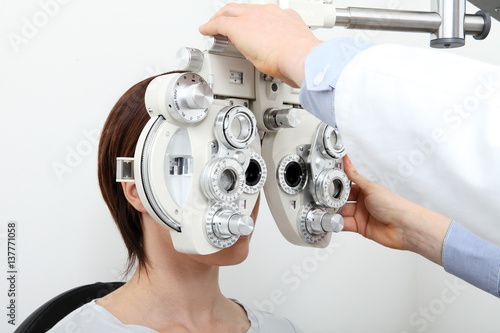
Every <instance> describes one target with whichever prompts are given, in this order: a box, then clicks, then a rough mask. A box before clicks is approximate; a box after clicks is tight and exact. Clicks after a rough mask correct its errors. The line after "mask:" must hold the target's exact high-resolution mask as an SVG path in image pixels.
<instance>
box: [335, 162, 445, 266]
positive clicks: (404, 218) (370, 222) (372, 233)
mask: <svg viewBox="0 0 500 333" xmlns="http://www.w3.org/2000/svg"><path fill="white" fill-rule="evenodd" d="M344 168H345V172H346V173H347V175H348V176H349V178H350V179H351V180H352V181H353V182H354V183H355V184H354V185H353V186H352V190H351V194H350V196H349V200H350V201H357V202H356V203H348V204H347V205H346V206H345V207H344V209H343V210H342V212H341V215H342V216H343V217H344V223H345V226H344V231H354V232H357V233H359V234H361V235H363V236H364V237H366V238H369V239H372V240H374V241H375V242H377V243H379V244H382V245H384V246H387V247H390V248H393V249H398V250H409V251H412V252H415V253H418V254H420V255H422V256H424V257H425V258H427V259H429V260H431V261H433V262H435V263H436V264H439V265H442V259H441V258H442V247H443V242H444V238H445V236H446V232H447V231H448V227H449V225H450V223H451V220H450V219H449V218H447V217H445V216H443V215H440V214H438V213H436V212H433V211H431V210H429V209H426V208H424V207H421V206H418V205H416V204H414V203H412V202H410V201H408V200H406V199H404V198H402V197H400V196H398V195H397V194H395V193H393V192H391V191H390V190H388V189H386V188H385V187H383V186H381V185H378V184H375V183H373V182H371V181H369V180H367V179H366V178H364V177H363V176H361V175H360V174H359V173H358V171H357V170H356V168H355V167H354V165H353V164H352V162H351V160H350V159H349V157H347V156H346V157H344Z"/></svg>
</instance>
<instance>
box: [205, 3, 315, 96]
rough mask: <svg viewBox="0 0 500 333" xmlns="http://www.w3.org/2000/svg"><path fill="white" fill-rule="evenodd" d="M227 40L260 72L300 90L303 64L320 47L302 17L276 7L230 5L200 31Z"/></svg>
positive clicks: (291, 11) (289, 10)
mask: <svg viewBox="0 0 500 333" xmlns="http://www.w3.org/2000/svg"><path fill="white" fill-rule="evenodd" d="M199 30H200V32H201V33H202V34H203V35H223V36H227V37H228V38H229V39H230V40H231V42H232V43H233V44H234V45H235V46H236V47H237V48H238V50H239V51H240V52H241V53H242V54H243V55H244V56H245V57H246V58H247V59H248V60H249V61H250V62H252V64H253V65H254V66H255V67H256V68H257V69H258V70H260V71H261V72H263V73H265V74H268V75H271V76H273V77H275V78H278V79H280V80H282V81H284V82H285V83H287V84H289V85H291V86H294V87H300V85H301V84H302V81H303V80H304V61H305V58H306V57H307V55H308V54H309V52H311V51H312V50H313V49H314V48H315V47H316V46H318V45H319V44H321V41H320V40H318V39H317V38H316V37H315V36H314V35H313V33H312V32H311V31H310V30H309V28H308V27H307V25H306V24H305V23H304V21H302V19H301V17H300V16H299V14H298V13H297V12H295V11H293V10H291V9H281V8H280V7H278V6H276V5H248V4H234V3H230V4H228V5H226V6H224V7H223V8H222V9H221V10H220V11H218V12H217V13H216V14H215V15H214V16H213V17H212V18H211V19H210V20H209V21H208V22H207V23H205V24H203V25H202V26H200V28H199Z"/></svg>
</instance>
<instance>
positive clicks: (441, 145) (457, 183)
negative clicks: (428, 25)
mask: <svg viewBox="0 0 500 333" xmlns="http://www.w3.org/2000/svg"><path fill="white" fill-rule="evenodd" d="M335 114H336V120H337V125H338V127H339V129H340V131H341V134H342V138H343V140H344V144H345V146H346V150H347V152H348V154H349V156H350V157H351V160H352V161H353V164H354V165H355V166H356V167H357V168H358V170H359V171H360V173H361V174H364V175H365V176H366V177H367V178H369V179H371V180H374V181H376V182H378V183H380V184H382V185H384V186H386V187H388V188H389V189H391V190H393V191H394V192H396V193H398V194H400V195H402V196H404V197H406V198H407V199H409V200H411V201H413V202H416V203H419V204H421V205H424V206H426V207H428V208H430V209H433V210H435V211H438V212H440V213H442V214H444V215H446V216H448V217H450V218H452V219H454V220H455V221H457V222H459V223H460V224H462V225H464V226H465V227H467V228H468V229H469V230H471V231H473V232H474V233H476V234H478V235H479V236H481V237H482V238H484V239H486V240H489V241H491V242H493V243H495V244H497V245H500V67H496V66H492V65H489V64H485V63H482V62H478V61H475V60H471V59H467V58H463V57H458V56H454V55H450V54H448V53H443V52H442V51H436V50H423V49H414V48H407V47H403V46H397V45H378V46H374V47H371V48H369V49H367V50H365V51H363V52H362V53H360V54H358V55H357V56H356V57H355V58H354V60H353V61H351V62H350V63H349V64H348V65H347V66H346V67H345V69H344V70H343V72H342V75H341V76H340V79H339V81H338V84H337V87H336V92H335Z"/></svg>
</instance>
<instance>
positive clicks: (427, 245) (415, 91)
mask: <svg viewBox="0 0 500 333" xmlns="http://www.w3.org/2000/svg"><path fill="white" fill-rule="evenodd" d="M200 32H201V33H202V34H204V35H217V34H221V35H225V36H228V37H229V39H230V40H231V41H232V42H233V43H234V44H235V46H236V47H237V48H238V49H239V50H240V52H241V53H242V54H243V55H244V56H246V57H247V59H248V60H249V61H251V62H252V63H253V64H254V66H255V67H256V68H257V69H259V70H260V71H262V72H264V73H266V74H269V75H271V76H274V77H276V78H279V79H281V80H283V81H284V82H286V83H288V84H290V85H292V86H295V87H301V93H300V101H301V104H302V105H303V107H304V108H305V109H306V110H308V111H309V112H311V113H312V114H313V115H315V116H316V117H318V118H319V119H321V120H322V121H324V122H326V123H328V124H330V125H335V124H336V125H337V126H338V127H339V130H340V131H341V134H342V138H343V141H344V144H345V147H346V150H347V151H348V152H349V156H350V158H351V159H352V161H353V162H352V163H351V161H350V159H349V158H347V157H346V158H345V169H346V172H347V174H348V176H349V177H350V178H351V180H352V181H354V182H355V183H356V185H355V186H354V187H353V190H352V192H351V198H350V200H356V203H352V204H348V205H347V206H346V207H345V209H344V210H343V212H342V215H343V216H344V219H345V228H344V230H347V231H354V232H358V233H360V234H361V235H363V236H365V237H367V238H369V239H372V240H374V241H376V242H378V243H380V244H382V245H385V246H388V247H391V248H395V249H400V250H410V251H413V252H415V253H418V254H420V255H422V256H424V257H426V258H427V259H429V260H431V261H433V262H435V263H436V264H439V265H442V266H443V267H444V269H445V270H446V271H448V272H449V273H452V274H454V275H456V276H458V277H460V278H462V279H463V280H465V281H467V282H469V283H471V284H473V285H475V286H477V287H479V288H481V289H483V290H485V291H487V292H489V293H491V294H493V295H495V296H497V297H500V294H499V284H500V280H499V275H500V247H498V246H497V245H495V243H496V244H500V225H498V227H495V223H494V222H496V221H499V216H500V172H499V170H500V134H499V132H500V131H499V130H498V127H499V125H500V67H497V66H492V65H489V64H486V63H482V62H478V61H475V60H471V59H467V58H462V57H458V56H455V55H451V54H449V53H444V52H443V51H437V50H423V49H416V48H409V47H403V46H398V45H374V44H371V43H366V42H360V41H356V40H352V39H348V38H335V39H332V40H329V41H327V42H321V41H319V40H318V39H317V38H316V37H315V36H314V35H313V34H312V33H311V31H310V30H309V28H308V27H307V26H306V25H305V24H304V22H303V21H302V19H301V18H300V16H299V15H298V14H297V13H296V12H294V11H293V10H288V9H287V10H283V9H281V8H279V7H277V6H275V5H244V4H230V5H227V6H225V7H224V8H223V9H221V10H220V11H219V12H218V13H216V14H215V15H214V16H213V17H212V18H211V19H210V20H209V22H207V23H205V24H204V25H202V26H201V27H200ZM353 164H355V165H356V166H357V168H358V169H359V170H360V172H359V173H358V171H357V170H356V169H355V168H354V166H353ZM360 174H363V175H365V176H366V178H365V177H363V176H361V175H360ZM368 179H370V180H368ZM382 185H383V186H382ZM384 186H385V187H384ZM389 188H390V189H391V190H392V191H391V190H389ZM396 193H398V194H403V195H404V196H405V197H406V199H405V198H403V197H401V196H399V195H397V194H396ZM413 202H418V203H419V204H420V205H421V206H420V205H417V204H415V203H413ZM424 206H425V208H424ZM438 212H439V213H438ZM447 216H449V217H447ZM455 220H456V221H457V222H455ZM459 223H460V224H459ZM464 226H467V228H468V229H471V230H474V233H472V232H470V231H469V230H468V229H466V228H465V227H464ZM492 226H493V227H492ZM478 235H480V236H478Z"/></svg>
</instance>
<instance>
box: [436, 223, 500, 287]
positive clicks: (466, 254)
mask: <svg viewBox="0 0 500 333" xmlns="http://www.w3.org/2000/svg"><path fill="white" fill-rule="evenodd" d="M442 259H443V267H444V269H445V270H446V271H447V272H448V273H451V274H453V275H455V276H457V277H459V278H461V279H462V280H464V281H467V282H469V283H470V284H472V285H474V286H476V287H478V288H481V289H482V290H484V291H487V292H489V293H491V294H493V295H495V296H496V297H500V247H498V246H495V245H493V244H491V243H489V242H487V241H485V240H483V239H481V238H480V237H478V236H476V235H475V234H473V233H471V232H470V231H469V230H467V229H465V228H464V227H462V226H461V225H459V224H458V223H456V222H454V221H453V222H452V223H451V224H450V227H449V228H448V232H447V233H446V237H445V239H444V244H443V257H442Z"/></svg>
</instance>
